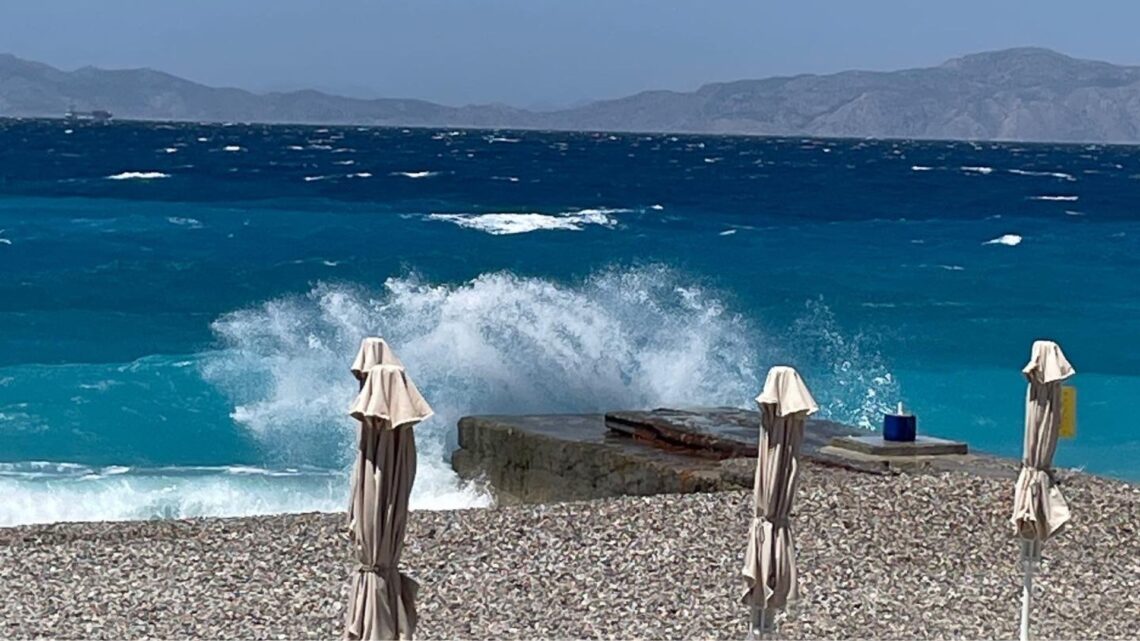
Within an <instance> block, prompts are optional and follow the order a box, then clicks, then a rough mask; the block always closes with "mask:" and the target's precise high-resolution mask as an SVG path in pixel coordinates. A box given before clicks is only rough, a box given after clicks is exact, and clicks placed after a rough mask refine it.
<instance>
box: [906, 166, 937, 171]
mask: <svg viewBox="0 0 1140 641" xmlns="http://www.w3.org/2000/svg"><path fill="white" fill-rule="evenodd" d="M932 169H934V167H927V166H925V165H911V166H910V170H911V171H930V170H932Z"/></svg>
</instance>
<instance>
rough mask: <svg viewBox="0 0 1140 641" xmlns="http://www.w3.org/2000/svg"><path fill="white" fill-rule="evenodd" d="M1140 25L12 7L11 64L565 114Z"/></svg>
mask: <svg viewBox="0 0 1140 641" xmlns="http://www.w3.org/2000/svg"><path fill="white" fill-rule="evenodd" d="M1137 24H1140V2H1135V1H1134V0H1102V1H1098V2H1087V3H1082V2H1073V1H1072V0H1064V1H1060V0H1035V1H1033V2H1030V1H1015V0H1008V1H1001V2H997V1H994V0H987V1H985V2H981V1H977V0H955V1H954V2H929V1H926V0H910V1H903V0H859V1H857V2H854V1H849V0H832V1H823V0H796V2H776V1H774V0H688V1H680V0H561V1H554V0H333V1H328V0H100V1H98V2H96V1H94V0H3V1H2V3H0V53H5V52H6V53H13V54H15V55H17V56H20V57H23V58H28V59H32V60H37V61H40V62H46V63H48V64H51V65H53V66H57V67H60V68H63V69H67V70H70V69H75V68H78V67H82V66H85V65H94V66H97V67H104V68H132V67H151V68H155V69H160V70H162V71H167V72H169V73H173V74H175V75H178V76H182V77H185V78H188V79H190V80H194V81H197V82H202V83H205V84H209V85H220V86H232V87H241V88H244V89H250V90H254V91H271V90H287V89H300V88H316V89H321V90H325V91H331V92H335V93H342V94H347V95H353V96H360V97H391V98H421V99H426V100H432V101H435V102H440V103H444V104H449V105H462V104H471V103H492V102H494V103H505V104H510V105H514V106H520V107H532V108H535V107H537V108H553V107H560V106H569V105H574V104H579V103H581V102H585V101H588V100H594V99H601V98H613V97H618V96H623V95H627V94H631V93H635V92H638V91H643V90H647V89H674V90H692V89H696V88H697V87H699V86H700V85H702V84H704V83H707V82H714V81H722V80H736V79H741V78H762V77H767V76H773V75H793V74H800V73H830V72H835V71H842V70H845V69H871V70H891V69H899V68H908V67H920V66H930V65H936V64H939V63H941V62H943V61H945V60H947V59H949V58H953V57H956V56H960V55H962V54H966V53H972V52H977V51H984V50H991V49H1002V48H1007V47H1015V46H1041V47H1049V48H1053V49H1056V50H1058V51H1061V52H1063V53H1067V54H1069V55H1073V56H1077V57H1081V58H1095V59H1101V60H1107V61H1109V62H1115V63H1119V64H1140V47H1137V46H1136V43H1137V42H1138V40H1137V36H1136V28H1135V27H1136V25H1137Z"/></svg>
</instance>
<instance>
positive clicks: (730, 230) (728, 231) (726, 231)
mask: <svg viewBox="0 0 1140 641" xmlns="http://www.w3.org/2000/svg"><path fill="white" fill-rule="evenodd" d="M735 233H736V230H735V229H726V230H724V231H722V232H720V233H719V234H717V235H718V236H731V235H733V234H735Z"/></svg>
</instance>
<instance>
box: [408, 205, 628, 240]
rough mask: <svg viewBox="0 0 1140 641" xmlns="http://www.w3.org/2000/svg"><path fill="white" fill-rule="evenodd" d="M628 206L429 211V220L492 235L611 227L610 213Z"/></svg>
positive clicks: (615, 220)
mask: <svg viewBox="0 0 1140 641" xmlns="http://www.w3.org/2000/svg"><path fill="white" fill-rule="evenodd" d="M628 211H630V210H628V209H581V210H578V211H573V212H566V213H561V214H540V213H488V214H431V215H429V216H428V217H427V218H428V220H439V221H444V222H449V223H452V224H455V225H459V226H460V227H466V228H468V229H477V230H479V231H482V232H486V233H488V234H491V235H494V236H505V235H510V234H525V233H527V232H532V231H539V230H562V231H582V229H584V228H585V226H587V225H598V226H601V227H611V228H612V227H614V226H615V225H617V219H616V218H614V217H613V216H612V214H618V213H624V212H628Z"/></svg>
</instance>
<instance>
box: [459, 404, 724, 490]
mask: <svg viewBox="0 0 1140 641" xmlns="http://www.w3.org/2000/svg"><path fill="white" fill-rule="evenodd" d="M459 448H460V449H459V450H457V451H456V452H455V453H454V454H453V455H452V461H451V464H452V467H453V468H454V469H455V471H456V472H457V473H458V474H459V476H460V477H461V478H464V479H482V480H485V481H486V482H487V483H489V484H490V486H491V489H492V491H493V493H494V494H495V497H496V499H497V500H498V501H499V503H501V504H510V503H520V502H522V503H534V502H549V501H574V500H584V499H594V498H603V497H611V496H623V495H650V494H663V493H678V492H680V493H685V492H711V491H716V490H725V489H734V488H739V487H740V486H738V485H736V484H734V483H732V482H731V481H726V480H725V479H724V478H722V475H721V473H720V466H719V465H718V463H717V461H716V460H710V459H704V458H700V457H693V456H685V455H683V454H678V453H676V452H672V451H668V450H664V449H658V448H654V447H651V446H649V445H646V444H644V443H640V442H638V441H636V440H634V439H631V438H627V437H623V436H620V435H618V434H615V433H613V432H611V431H610V430H608V429H607V428H606V424H605V420H604V419H603V417H602V415H600V414H566V415H538V416H468V417H464V418H462V419H460V421H459Z"/></svg>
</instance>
